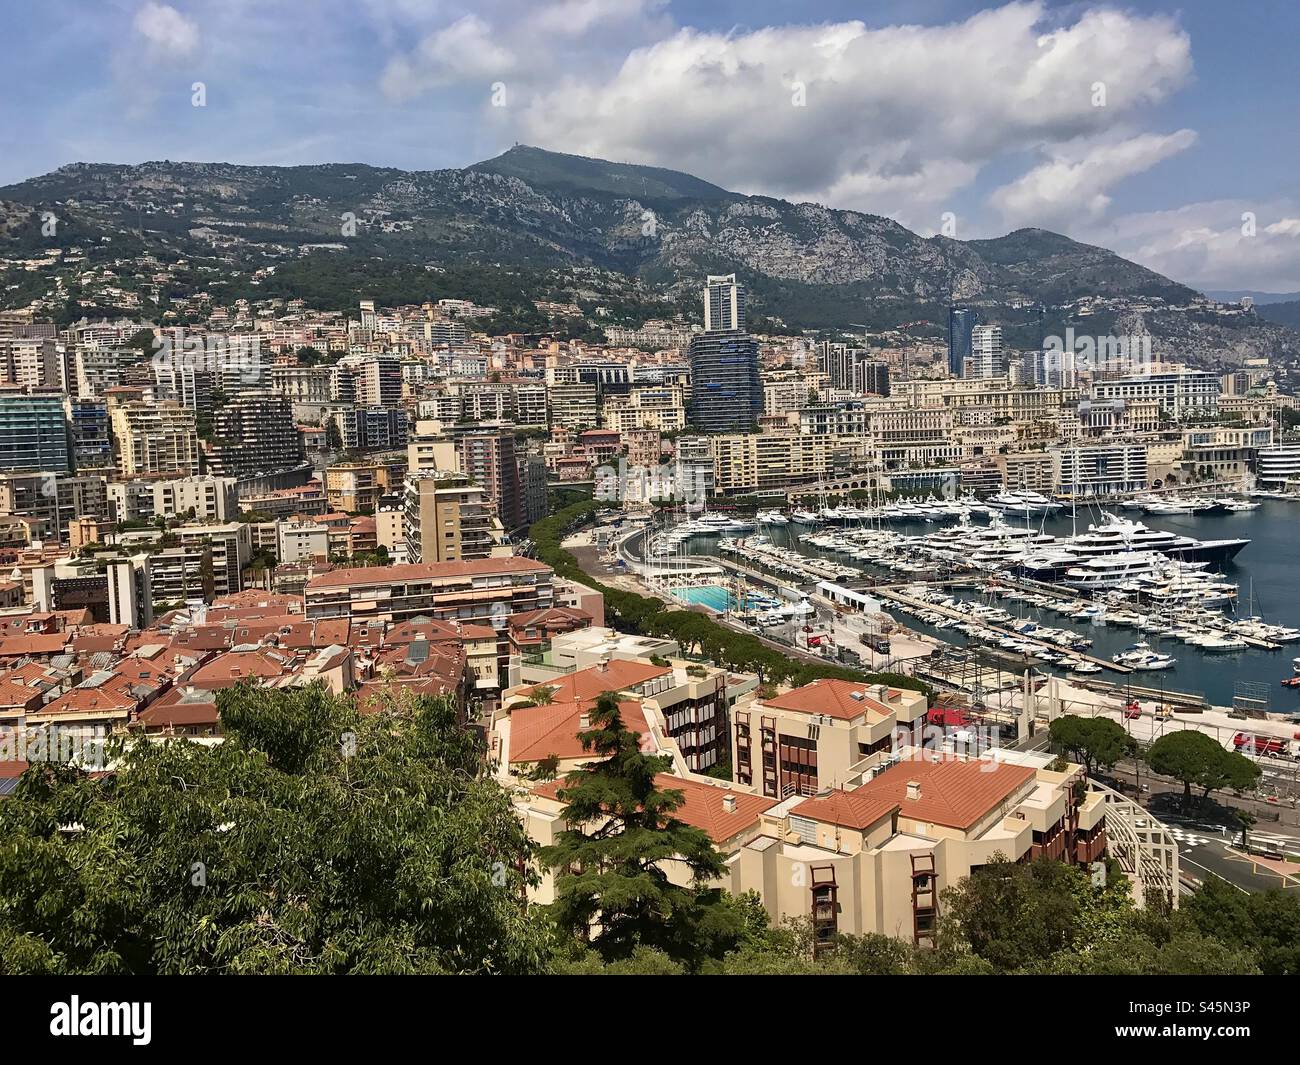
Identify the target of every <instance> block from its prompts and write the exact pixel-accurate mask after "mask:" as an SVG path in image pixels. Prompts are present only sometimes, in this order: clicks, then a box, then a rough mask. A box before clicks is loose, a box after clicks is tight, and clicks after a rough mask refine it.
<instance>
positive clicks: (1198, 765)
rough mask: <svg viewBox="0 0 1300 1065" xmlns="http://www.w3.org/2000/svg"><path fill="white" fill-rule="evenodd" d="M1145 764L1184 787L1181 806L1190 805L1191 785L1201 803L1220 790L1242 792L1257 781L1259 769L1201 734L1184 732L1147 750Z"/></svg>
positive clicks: (1192, 731)
mask: <svg viewBox="0 0 1300 1065" xmlns="http://www.w3.org/2000/svg"><path fill="white" fill-rule="evenodd" d="M1146 760H1147V764H1148V765H1149V766H1150V767H1151V769H1152V771H1153V772H1155V773H1159V774H1161V775H1162V776H1167V777H1173V778H1174V779H1175V780H1178V781H1181V782H1182V785H1183V804H1184V805H1185V806H1189V805H1191V801H1192V788H1193V786H1195V787H1199V788H1201V789H1202V792H1201V799H1202V801H1204V800H1205V799H1206V798H1208V797H1209V796H1210V794H1211V793H1212V792H1215V791H1219V790H1221V789H1223V788H1231V789H1232V790H1234V791H1242V790H1244V789H1246V788H1249V787H1250V786H1251V785H1253V784H1254V783H1255V781H1256V780H1258V779H1259V774H1260V769H1259V766H1257V765H1256V764H1255V763H1254V762H1252V761H1251V760H1250V759H1249V758H1247V757H1245V755H1241V754H1237V753H1236V752H1235V751H1229V750H1226V749H1224V748H1223V747H1221V746H1220V745H1219V744H1218V743H1217V742H1216V741H1214V740H1213V739H1211V738H1210V737H1209V736H1207V735H1206V734H1205V733H1204V732H1198V731H1196V730H1195V729H1184V730H1183V731H1181V732H1171V733H1169V734H1168V735H1167V736H1161V737H1160V739H1158V740H1156V742H1155V743H1153V744H1152V745H1151V749H1150V750H1148V751H1147V755H1146Z"/></svg>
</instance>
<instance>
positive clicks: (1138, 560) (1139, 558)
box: [1061, 551, 1166, 592]
mask: <svg viewBox="0 0 1300 1065" xmlns="http://www.w3.org/2000/svg"><path fill="white" fill-rule="evenodd" d="M1165 562H1166V559H1165V558H1164V556H1163V555H1159V554H1156V552H1154V551H1121V552H1119V553H1117V554H1113V555H1100V556H1098V557H1097V558H1089V559H1086V560H1085V561H1083V562H1081V563H1080V564H1079V565H1077V566H1071V567H1070V568H1069V569H1068V570H1066V571H1065V575H1064V576H1063V577H1062V578H1061V583H1062V584H1068V585H1069V586H1070V587H1072V588H1078V589H1079V590H1080V591H1085V592H1090V591H1098V590H1104V589H1107V588H1118V587H1120V586H1121V585H1123V584H1126V583H1128V582H1130V581H1133V580H1134V579H1136V578H1139V577H1147V576H1152V575H1154V574H1157V573H1159V572H1160V570H1161V566H1162V564H1163V563H1165Z"/></svg>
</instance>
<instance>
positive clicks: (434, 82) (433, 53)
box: [381, 15, 516, 100]
mask: <svg viewBox="0 0 1300 1065" xmlns="http://www.w3.org/2000/svg"><path fill="white" fill-rule="evenodd" d="M515 64H516V59H515V55H514V53H513V52H512V51H511V50H510V48H509V47H507V46H506V44H505V43H504V41H503V39H502V38H501V36H500V35H499V34H498V33H497V32H496V31H495V30H494V29H493V28H492V27H491V26H490V25H489V24H488V23H487V22H485V21H484V20H483V19H481V18H479V17H478V16H477V15H465V16H463V17H462V18H459V19H457V20H456V21H455V22H453V23H452V24H451V25H450V26H446V27H444V28H442V29H439V30H436V31H434V32H433V33H430V34H429V35H428V36H426V37H425V38H424V39H423V40H421V41H420V44H419V46H418V47H417V48H416V50H415V53H414V55H412V56H397V57H395V58H394V59H392V60H391V61H390V62H389V64H388V66H387V68H386V69H385V70H384V74H383V78H382V81H381V84H382V86H383V90H384V92H385V93H386V94H387V95H388V96H389V97H391V98H392V99H395V100H406V99H410V98H411V97H414V96H418V95H419V94H420V93H421V92H424V91H425V90H426V89H430V88H435V87H438V86H442V85H451V84H456V83H465V82H474V81H480V82H481V81H483V80H485V79H487V80H491V79H495V78H500V77H502V76H503V75H505V74H507V73H508V72H510V71H511V70H512V69H513V68H514V67H515Z"/></svg>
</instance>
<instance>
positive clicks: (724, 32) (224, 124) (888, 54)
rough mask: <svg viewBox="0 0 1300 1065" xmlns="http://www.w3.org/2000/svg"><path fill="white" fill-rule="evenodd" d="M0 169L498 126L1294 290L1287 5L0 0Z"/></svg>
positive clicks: (1296, 80) (765, 186)
mask: <svg viewBox="0 0 1300 1065" xmlns="http://www.w3.org/2000/svg"><path fill="white" fill-rule="evenodd" d="M0 12H3V15H2V16H0V17H2V18H3V22H0V25H3V27H4V38H5V41H6V44H7V48H6V56H5V63H3V64H0V184H7V183H10V182H16V181H21V180H23V179H25V178H28V177H33V176H35V175H38V174H41V173H45V172H48V171H50V170H53V169H55V168H56V167H58V166H61V165H63V164H65V163H70V162H77V161H82V162H121V163H132V162H143V161H145V160H150V159H173V160H180V159H184V160H199V161H223V162H235V163H257V164H275V165H292V164H301V163H326V162H361V163H371V164H375V165H384V166H396V167H402V168H405V169H412V170H424V169H438V168H442V167H457V166H464V165H467V164H469V163H472V162H476V161H478V160H481V159H485V158H489V157H491V156H493V155H497V154H499V153H500V152H502V151H504V150H505V149H507V148H509V147H510V146H511V145H512V144H514V143H525V144H533V145H537V146H539V147H543V148H549V149H552V150H555V151H566V152H574V153H577V154H581V155H590V156H596V157H600V158H606V159H615V160H619V161H624V162H635V163H647V164H653V165H656V166H665V167H670V168H673V169H677V170H683V171H686V172H688V173H692V174H695V175H697V176H698V177H701V178H704V179H706V180H708V181H712V182H714V183H716V184H719V185H722V186H724V187H726V188H730V189H734V190H736V191H739V192H746V193H761V194H764V195H770V196H780V197H784V198H786V199H790V200H795V201H803V200H811V201H815V202H818V203H823V204H827V205H829V206H832V207H839V208H845V209H851V210H858V211H865V212H869V213H873V214H882V215H887V216H889V217H892V218H896V219H898V220H899V221H900V222H902V223H903V224H904V225H907V226H908V227H910V228H912V229H914V230H916V231H917V232H919V233H922V234H924V235H927V236H928V235H931V234H934V233H938V232H942V233H945V234H947V235H950V236H956V237H958V238H960V239H970V238H979V237H989V236H997V235H1000V234H1002V233H1005V232H1008V231H1010V230H1012V229H1017V228H1020V227H1023V226H1040V227H1043V228H1047V229H1052V230H1056V231H1057V232H1062V233H1066V234H1068V235H1069V236H1071V237H1074V238H1075V239H1077V240H1083V241H1087V242H1089V243H1094V244H1100V245H1103V246H1105V247H1109V248H1113V249H1114V250H1115V251H1117V252H1119V253H1120V254H1122V255H1125V256H1127V257H1128V258H1131V259H1134V260H1136V261H1137V262H1140V263H1142V264H1143V265H1146V266H1149V267H1151V268H1152V269H1155V270H1158V271H1160V272H1161V273H1163V274H1166V275H1168V276H1170V277H1172V278H1174V279H1176V280H1179V281H1183V282H1185V283H1188V284H1191V285H1194V286H1196V287H1198V288H1202V289H1210V290H1222V289H1249V290H1259V291H1264V292H1294V291H1298V290H1300V190H1297V188H1296V178H1295V175H1296V174H1297V173H1300V138H1298V137H1297V135H1296V128H1297V121H1296V116H1297V114H1300V74H1297V71H1296V63H1295V58H1294V42H1295V41H1296V40H1300V3H1298V2H1296V0H1245V2H1238V3H1227V2H1225V0H1186V2H1184V3H1182V4H1181V5H1175V4H1166V3H1159V2H1138V3H1133V4H1129V5H1124V6H1112V5H1107V4H1095V3H1061V2H1053V0H1015V2H1010V3H1004V4H987V3H985V4H980V3H973V2H963V0H908V2H906V3H901V2H893V0H858V2H857V3H846V2H840V0H830V2H818V0H804V2H802V3H791V2H790V0H709V2H707V3H705V2H699V0H694V2H686V0H682V2H677V0H473V2H467V0H170V2H162V0H41V3H39V4H34V3H29V2H27V0H0Z"/></svg>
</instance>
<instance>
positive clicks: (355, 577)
mask: <svg viewBox="0 0 1300 1065" xmlns="http://www.w3.org/2000/svg"><path fill="white" fill-rule="evenodd" d="M550 572H551V567H550V566H547V565H544V564H543V563H541V562H536V561H534V560H533V559H531V558H515V557H511V558H480V559H474V560H472V561H468V562H418V563H417V562H408V563H405V564H403V565H400V566H351V567H347V568H344V569H336V570H334V571H333V572H332V573H322V574H321V575H320V576H318V577H313V578H312V579H311V580H310V581H308V582H307V590H308V591H311V590H314V589H317V588H337V587H342V586H347V585H373V584H380V585H385V584H398V583H401V582H403V581H418V580H426V579H438V578H446V577H473V576H489V575H491V574H494V573H550Z"/></svg>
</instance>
